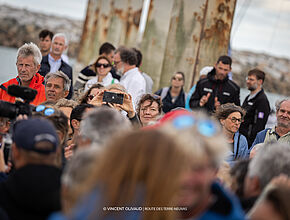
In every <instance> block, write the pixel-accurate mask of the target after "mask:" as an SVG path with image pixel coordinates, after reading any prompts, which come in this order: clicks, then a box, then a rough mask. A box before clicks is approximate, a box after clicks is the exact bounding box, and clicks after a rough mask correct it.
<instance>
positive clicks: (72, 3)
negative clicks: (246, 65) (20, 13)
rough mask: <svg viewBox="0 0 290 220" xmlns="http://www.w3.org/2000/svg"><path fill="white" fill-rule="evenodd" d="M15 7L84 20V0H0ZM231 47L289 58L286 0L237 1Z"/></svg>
mask: <svg viewBox="0 0 290 220" xmlns="http://www.w3.org/2000/svg"><path fill="white" fill-rule="evenodd" d="M0 3H5V4H9V5H13V6H17V7H25V8H27V9H31V10H34V11H39V12H44V13H49V14H57V15H62V16H66V17H70V18H75V19H84V18H85V14H86V6H87V0H0ZM231 45H232V48H234V49H241V50H250V51H255V52H264V53H268V54H272V55H276V56H282V57H288V58H290V0H237V6H236V10H235V17H234V23H233V29H232V39H231Z"/></svg>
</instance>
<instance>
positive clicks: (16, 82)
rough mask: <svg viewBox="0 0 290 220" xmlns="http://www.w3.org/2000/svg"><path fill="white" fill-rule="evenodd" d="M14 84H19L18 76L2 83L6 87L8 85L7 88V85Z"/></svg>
mask: <svg viewBox="0 0 290 220" xmlns="http://www.w3.org/2000/svg"><path fill="white" fill-rule="evenodd" d="M12 84H18V81H17V79H16V77H15V78H12V79H9V80H8V81H6V82H4V83H2V84H1V85H3V86H4V87H6V89H7V87H8V86H10V85H12Z"/></svg>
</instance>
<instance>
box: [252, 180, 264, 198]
mask: <svg viewBox="0 0 290 220" xmlns="http://www.w3.org/2000/svg"><path fill="white" fill-rule="evenodd" d="M249 178H250V179H251V182H250V186H249V187H250V192H251V195H252V196H256V195H260V194H261V192H262V190H261V183H260V180H259V178H258V177H257V176H254V177H249Z"/></svg>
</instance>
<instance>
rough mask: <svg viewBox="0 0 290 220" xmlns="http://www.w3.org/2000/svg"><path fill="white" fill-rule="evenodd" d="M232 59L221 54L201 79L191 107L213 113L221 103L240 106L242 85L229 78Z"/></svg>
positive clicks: (192, 98) (192, 97) (191, 101)
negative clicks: (210, 69)
mask: <svg viewBox="0 0 290 220" xmlns="http://www.w3.org/2000/svg"><path fill="white" fill-rule="evenodd" d="M231 65H232V59H231V58H230V57H229V56H220V57H219V58H218V60H217V62H216V64H215V65H214V68H213V70H212V71H210V72H209V73H208V75H207V77H206V78H205V79H202V80H199V81H198V82H197V85H196V90H195V92H194V93H193V95H192V96H191V99H190V107H191V108H192V109H194V108H203V109H205V110H207V111H208V112H210V113H212V112H214V111H215V110H217V109H218V108H219V107H220V105H222V104H225V103H234V104H235V105H238V106H240V87H239V86H238V85H237V84H236V83H234V82H233V81H232V80H230V79H229V77H228V74H229V72H230V71H231Z"/></svg>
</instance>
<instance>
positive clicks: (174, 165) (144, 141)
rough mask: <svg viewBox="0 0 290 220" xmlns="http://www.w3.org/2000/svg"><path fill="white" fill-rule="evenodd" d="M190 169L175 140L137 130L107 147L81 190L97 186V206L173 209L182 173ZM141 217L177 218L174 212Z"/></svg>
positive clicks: (147, 131)
mask: <svg viewBox="0 0 290 220" xmlns="http://www.w3.org/2000/svg"><path fill="white" fill-rule="evenodd" d="M116 161H118V163H115V162H116ZM188 166H189V159H188V156H187V153H186V152H185V151H184V149H183V148H182V147H180V146H179V145H178V144H177V142H175V141H174V138H172V137H171V136H168V135H167V134H165V133H164V132H162V131H158V130H138V131H134V132H130V133H128V134H127V135H123V136H122V137H119V138H117V139H115V140H114V142H111V143H110V144H109V145H108V146H106V148H104V151H103V152H102V154H101V155H99V161H98V166H96V167H95V168H94V170H93V171H92V172H91V173H90V175H89V178H88V181H87V183H86V184H84V185H83V189H81V190H83V192H87V191H90V190H91V189H93V188H94V187H95V186H97V187H98V189H100V193H101V195H102V197H101V198H102V201H101V204H98V206H100V205H102V206H132V205H135V206H147V207H154V206H155V207H156V206H158V207H165V206H167V207H169V206H171V207H172V206H174V205H176V204H177V201H176V199H177V193H178V190H179V186H180V185H179V184H180V177H181V174H182V173H183V171H184V170H185V169H186V168H187V167H188ZM136 203H137V204H136ZM108 213H109V212H106V213H104V214H108ZM98 214H99V213H98ZM141 215H142V219H145V220H149V219H150V220H151V219H175V217H176V216H175V212H173V211H170V212H168V211H158V212H156V211H155V212H154V211H152V212H150V211H146V212H142V214H141ZM98 217H99V216H98Z"/></svg>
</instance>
